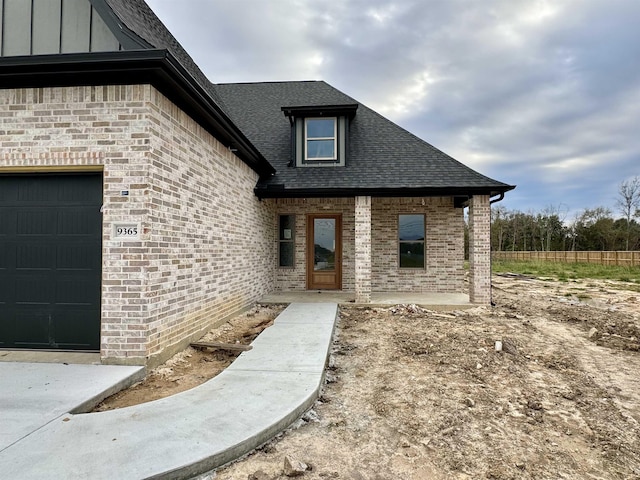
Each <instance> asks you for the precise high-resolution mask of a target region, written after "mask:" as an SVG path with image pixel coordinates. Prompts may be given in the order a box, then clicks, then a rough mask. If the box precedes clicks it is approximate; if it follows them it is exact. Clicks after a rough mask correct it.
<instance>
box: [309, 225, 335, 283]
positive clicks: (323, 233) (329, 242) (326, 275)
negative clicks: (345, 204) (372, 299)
mask: <svg viewBox="0 0 640 480" xmlns="http://www.w3.org/2000/svg"><path fill="white" fill-rule="evenodd" d="M341 288H342V215H320V214H318V215H309V216H307V289H309V290H340V289H341Z"/></svg>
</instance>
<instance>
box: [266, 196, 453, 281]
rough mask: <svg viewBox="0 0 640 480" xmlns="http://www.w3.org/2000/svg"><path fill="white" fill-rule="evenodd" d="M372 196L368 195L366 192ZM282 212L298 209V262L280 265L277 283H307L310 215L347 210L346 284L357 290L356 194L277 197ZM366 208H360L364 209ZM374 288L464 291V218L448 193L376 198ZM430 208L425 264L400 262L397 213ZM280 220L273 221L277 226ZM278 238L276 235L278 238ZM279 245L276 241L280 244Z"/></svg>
mask: <svg viewBox="0 0 640 480" xmlns="http://www.w3.org/2000/svg"><path fill="white" fill-rule="evenodd" d="M361 198H367V197H361ZM273 203H274V204H275V208H276V212H277V213H279V214H296V238H295V268H278V269H277V272H276V289H277V290H279V291H297V290H305V288H306V266H305V245H306V215H307V214H311V213H322V212H326V213H341V214H342V215H343V262H344V263H343V284H342V289H343V290H345V291H351V292H355V291H356V285H355V276H356V253H355V242H356V233H355V232H356V217H355V212H356V205H355V199H354V198H344V199H343V198H337V199H336V198H334V199H330V198H329V199H278V200H273ZM366 210H367V209H362V208H361V213H362V214H363V215H364V216H366V215H365V213H366ZM370 212H371V266H370V268H371V290H372V291H374V292H385V291H398V292H405V291H410V292H443V293H459V292H462V290H463V281H464V266H463V262H464V222H463V213H462V209H461V208H453V200H452V199H451V198H450V197H444V198H440V197H438V198H372V199H371V209H370ZM402 213H424V214H426V230H427V232H426V235H427V236H426V244H427V247H426V268H424V269H400V268H399V267H398V215H399V214H402ZM276 229H277V225H276V224H275V223H274V226H273V230H274V232H275V231H276ZM274 243H275V244H277V239H276V240H274ZM276 248H277V245H276Z"/></svg>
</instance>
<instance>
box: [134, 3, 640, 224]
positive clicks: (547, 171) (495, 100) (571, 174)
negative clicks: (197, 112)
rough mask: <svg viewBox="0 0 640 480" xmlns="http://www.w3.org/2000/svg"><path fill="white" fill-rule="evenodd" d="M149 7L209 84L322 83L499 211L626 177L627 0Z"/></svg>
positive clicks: (638, 50) (629, 132) (574, 202)
mask: <svg viewBox="0 0 640 480" xmlns="http://www.w3.org/2000/svg"><path fill="white" fill-rule="evenodd" d="M147 2H148V3H149V5H150V6H151V7H152V8H153V9H154V11H155V12H156V14H157V15H158V16H159V17H160V19H161V20H162V21H163V22H164V23H165V24H166V25H167V27H168V28H169V30H171V32H172V33H173V34H174V35H175V36H176V37H177V39H178V40H179V41H180V43H182V45H183V46H184V47H185V48H186V50H187V51H188V52H189V53H190V54H191V56H192V57H193V58H194V59H195V61H196V63H198V65H199V66H200V67H201V68H202V70H203V71H204V72H205V73H206V74H207V76H208V77H209V79H210V80H211V81H213V82H215V83H224V82H262V81H279V80H325V81H326V82H328V83H330V84H331V85H333V86H335V87H337V88H338V89H340V90H342V91H343V92H345V93H346V94H348V95H350V96H352V97H354V98H355V99H357V100H358V101H360V102H361V103H364V104H365V105H367V106H369V107H371V108H373V109H375V110H377V111H378V112H380V113H382V114H383V115H385V116H386V117H388V118H389V119H391V120H393V121H394V122H396V123H398V124H399V125H401V126H402V127H404V128H406V129H407V130H409V131H411V132H412V133H414V134H416V135H417V136H419V137H421V138H422V139H424V140H426V141H428V142H429V143H431V144H432V145H434V146H436V147H438V148H440V149H441V150H443V151H445V152H446V153H448V154H450V155H452V156H453V157H455V158H456V159H458V160H460V161H461V162H463V163H465V164H467V165H469V166H470V167H472V168H474V169H476V170H479V171H480V172H482V173H484V174H485V175H488V176H490V177H493V178H496V179H498V180H501V181H503V182H505V183H509V184H515V185H517V186H518V187H517V188H516V190H515V191H512V192H509V193H508V194H507V196H506V198H505V200H504V201H503V203H502V205H504V206H505V207H506V208H508V209H510V210H511V209H517V210H521V211H534V212H538V211H542V210H543V209H545V208H548V207H553V208H554V209H559V210H561V211H563V212H565V215H566V216H567V220H571V217H573V216H574V215H575V214H576V213H577V212H579V211H580V210H582V209H584V208H593V207H597V206H605V207H610V208H612V210H615V199H616V196H617V191H618V185H619V184H620V182H621V181H623V180H625V179H627V178H629V177H632V176H634V175H640V26H639V25H640V1H637V0H548V1H547V0H477V1H474V0H386V1H382V0H342V1H335V2H324V1H319V0H180V1H178V0H147ZM329 6H330V8H328V7H329Z"/></svg>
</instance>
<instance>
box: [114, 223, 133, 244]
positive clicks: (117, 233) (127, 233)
mask: <svg viewBox="0 0 640 480" xmlns="http://www.w3.org/2000/svg"><path fill="white" fill-rule="evenodd" d="M113 238H115V239H117V240H138V239H140V224H136V223H117V224H115V225H114V226H113Z"/></svg>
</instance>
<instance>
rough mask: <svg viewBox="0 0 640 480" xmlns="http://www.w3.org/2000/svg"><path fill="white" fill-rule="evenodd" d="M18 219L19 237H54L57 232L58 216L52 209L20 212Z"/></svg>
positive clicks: (17, 232)
mask: <svg viewBox="0 0 640 480" xmlns="http://www.w3.org/2000/svg"><path fill="white" fill-rule="evenodd" d="M16 217H17V223H16V234H17V235H21V236H30V235H53V234H54V233H55V231H56V215H55V211H52V209H51V208H45V209H44V210H42V209H38V210H24V211H19V212H17V213H16Z"/></svg>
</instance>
